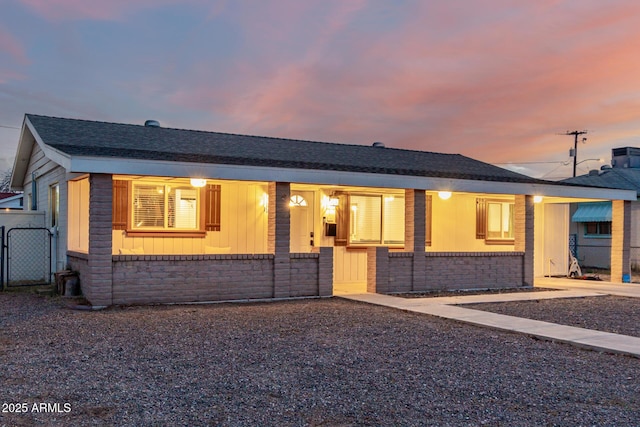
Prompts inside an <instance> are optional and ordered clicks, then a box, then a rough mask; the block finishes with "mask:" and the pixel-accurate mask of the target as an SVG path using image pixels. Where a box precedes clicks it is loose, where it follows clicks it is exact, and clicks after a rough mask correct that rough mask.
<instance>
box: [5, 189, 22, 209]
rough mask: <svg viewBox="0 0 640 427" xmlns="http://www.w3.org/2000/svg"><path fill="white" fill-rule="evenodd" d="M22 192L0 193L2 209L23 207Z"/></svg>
mask: <svg viewBox="0 0 640 427" xmlns="http://www.w3.org/2000/svg"><path fill="white" fill-rule="evenodd" d="M22 200H23V197H22V193H0V210H7V209H22V208H23V206H22Z"/></svg>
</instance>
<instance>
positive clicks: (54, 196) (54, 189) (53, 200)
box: [49, 184, 60, 227]
mask: <svg viewBox="0 0 640 427" xmlns="http://www.w3.org/2000/svg"><path fill="white" fill-rule="evenodd" d="M49 204H50V208H51V227H57V226H58V221H59V218H60V186H59V185H58V184H53V185H52V186H51V187H50V188H49Z"/></svg>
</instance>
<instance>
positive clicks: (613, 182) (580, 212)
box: [563, 147, 640, 270]
mask: <svg viewBox="0 0 640 427" xmlns="http://www.w3.org/2000/svg"><path fill="white" fill-rule="evenodd" d="M563 182H566V183H573V184H577V185H588V186H593V187H608V188H619V189H625V190H632V191H634V192H636V194H639V195H640V148H635V147H622V148H614V149H613V150H611V166H609V165H606V166H603V167H602V168H600V169H599V170H597V169H596V170H592V171H590V172H589V173H588V174H586V175H581V176H577V177H575V178H568V179H565V180H564V181H563ZM571 220H572V223H571V230H570V233H571V234H573V235H574V236H575V248H576V252H577V258H578V260H579V261H580V264H581V265H584V266H587V267H599V268H609V267H610V265H611V260H610V258H611V234H612V210H611V203H610V202H599V203H576V204H572V205H571ZM630 262H631V265H632V267H633V268H634V270H638V269H640V203H637V202H633V203H631V230H630Z"/></svg>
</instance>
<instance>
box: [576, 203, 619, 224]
mask: <svg viewBox="0 0 640 427" xmlns="http://www.w3.org/2000/svg"><path fill="white" fill-rule="evenodd" d="M571 221H573V222H609V221H611V202H594V203H578V209H577V210H576V212H575V213H574V214H573V216H572V217H571Z"/></svg>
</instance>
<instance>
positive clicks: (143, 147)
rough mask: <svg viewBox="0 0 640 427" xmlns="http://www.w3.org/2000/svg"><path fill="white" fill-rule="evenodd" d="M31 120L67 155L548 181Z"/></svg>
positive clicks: (410, 155) (330, 149) (338, 149)
mask: <svg viewBox="0 0 640 427" xmlns="http://www.w3.org/2000/svg"><path fill="white" fill-rule="evenodd" d="M27 117H28V119H29V121H30V122H31V123H32V124H33V126H34V127H35V129H36V131H37V133H38V135H39V136H40V138H41V139H42V141H43V142H44V143H45V144H47V145H49V146H51V147H53V148H55V149H57V150H59V151H61V152H63V153H66V154H68V155H70V156H97V157H107V158H114V159H115V158H127V159H144V160H168V161H181V162H197V163H212V164H227V165H245V166H267V167H278V168H298V169H315V170H334V171H347V172H370V173H380V174H394V175H408V176H420V177H438V178H455V179H470V180H481V181H500V182H517V183H545V184H550V183H551V182H549V181H543V180H538V179H535V178H531V177H528V176H526V175H522V174H519V173H516V172H512V171H509V170H507V169H503V168H499V167H497V166H493V165H490V164H488V163H484V162H480V161H478V160H474V159H471V158H469V157H465V156H462V155H460V154H442V153H431V152H424V151H413V150H401V149H395V148H378V147H372V146H366V145H348V144H335V143H326V142H311V141H301V140H293V139H282V138H268V137H261V136H246V135H235V134H227V133H219V132H204V131H194V130H182V129H171V128H162V127H160V128H158V127H146V126H142V125H131V124H117V123H105V122H97V121H87V120H76V119H64V118H55V117H46V116H38V115H31V114H28V115H27Z"/></svg>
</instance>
